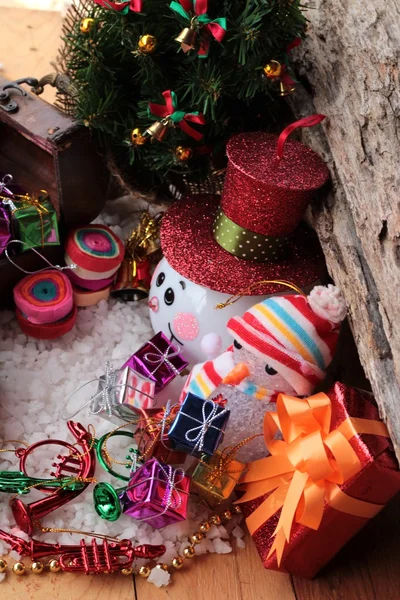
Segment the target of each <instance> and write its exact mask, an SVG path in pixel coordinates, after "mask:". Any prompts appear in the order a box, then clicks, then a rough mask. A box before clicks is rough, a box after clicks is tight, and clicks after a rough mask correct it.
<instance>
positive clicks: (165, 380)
mask: <svg viewBox="0 0 400 600" xmlns="http://www.w3.org/2000/svg"><path fill="white" fill-rule="evenodd" d="M188 364H189V363H188V362H187V361H186V360H185V359H184V358H183V356H182V354H180V348H179V347H178V348H177V347H175V346H174V345H173V344H171V343H170V342H169V340H168V339H167V338H166V337H165V335H164V334H163V333H162V332H161V331H160V332H159V333H157V334H156V335H155V336H154V337H152V338H151V340H149V341H148V342H146V343H144V344H143V345H142V346H141V347H140V348H139V350H137V351H136V352H135V354H133V355H132V356H131V357H130V359H129V360H128V361H127V362H126V363H125V364H124V365H123V367H131V369H134V370H135V371H136V372H137V373H140V374H141V375H143V376H144V377H148V378H149V379H151V380H152V381H154V382H155V384H156V394H157V393H158V392H160V391H161V390H162V389H164V388H165V386H166V385H168V384H169V382H170V381H172V380H173V379H174V377H176V376H177V375H179V373H180V372H181V371H183V369H185V368H186V367H187V366H188Z"/></svg>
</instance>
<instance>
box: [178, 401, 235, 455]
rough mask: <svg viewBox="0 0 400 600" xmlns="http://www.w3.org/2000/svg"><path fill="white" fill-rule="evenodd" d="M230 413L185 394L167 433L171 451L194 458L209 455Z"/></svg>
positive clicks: (222, 433) (220, 438)
mask: <svg viewBox="0 0 400 600" xmlns="http://www.w3.org/2000/svg"><path fill="white" fill-rule="evenodd" d="M229 414H230V411H229V410H228V409H227V408H223V407H222V406H220V405H218V404H216V403H215V402H213V401H212V400H203V399H202V398H198V397H197V396H195V395H194V394H192V393H191V392H189V393H188V394H187V395H186V398H185V399H184V401H183V404H182V406H181V407H180V409H179V411H178V413H177V415H176V418H175V421H174V422H173V423H172V425H171V428H170V430H169V432H168V437H169V439H170V440H171V442H172V445H173V447H174V448H177V449H179V450H184V451H185V452H187V453H189V454H192V455H193V456H201V455H202V454H203V453H204V454H207V455H208V456H212V455H213V454H214V452H215V451H216V449H217V448H218V446H219V444H220V443H221V440H222V436H223V435H224V431H225V428H226V425H227V423H228V419H229Z"/></svg>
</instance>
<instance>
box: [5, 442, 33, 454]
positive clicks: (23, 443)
mask: <svg viewBox="0 0 400 600" xmlns="http://www.w3.org/2000/svg"><path fill="white" fill-rule="evenodd" d="M4 444H21V445H22V446H25V448H28V444H27V443H26V442H23V441H22V440H3V441H2V442H1V445H2V446H4ZM0 452H15V448H0Z"/></svg>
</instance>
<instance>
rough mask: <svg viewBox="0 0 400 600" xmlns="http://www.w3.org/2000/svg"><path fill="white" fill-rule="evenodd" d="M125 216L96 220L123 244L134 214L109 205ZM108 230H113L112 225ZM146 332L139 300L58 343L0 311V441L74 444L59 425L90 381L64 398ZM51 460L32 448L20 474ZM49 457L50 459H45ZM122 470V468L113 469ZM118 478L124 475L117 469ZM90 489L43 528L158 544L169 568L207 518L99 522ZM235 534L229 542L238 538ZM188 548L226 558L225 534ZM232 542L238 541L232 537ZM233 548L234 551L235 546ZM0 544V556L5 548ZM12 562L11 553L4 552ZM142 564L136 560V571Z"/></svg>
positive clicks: (164, 578) (102, 426)
mask: <svg viewBox="0 0 400 600" xmlns="http://www.w3.org/2000/svg"><path fill="white" fill-rule="evenodd" d="M116 207H118V211H119V212H121V211H122V212H124V211H125V216H124V217H123V218H122V220H121V219H117V218H116V216H115V214H113V215H111V216H109V215H107V214H104V215H103V216H102V219H101V221H102V222H106V223H107V224H109V223H110V219H111V220H112V222H113V223H114V225H113V226H112V229H113V230H114V231H115V233H117V235H120V236H121V237H122V238H125V237H126V235H127V234H128V233H129V232H130V231H131V229H132V227H133V226H134V225H135V222H136V219H137V210H134V209H133V207H132V206H131V205H129V204H127V203H126V202H124V201H118V203H113V204H112V205H111V209H113V210H114V213H115V210H116ZM116 223H119V225H117V224H116ZM152 335H153V332H152V330H151V327H150V321H149V317H148V307H147V303H146V301H142V302H138V303H127V304H124V303H123V302H120V301H118V300H112V299H111V300H109V301H108V302H106V301H102V302H101V303H100V304H99V305H98V306H96V307H91V308H86V309H79V311H78V319H77V324H76V326H75V327H74V329H73V330H72V331H71V332H69V333H67V334H66V335H65V336H63V337H62V338H60V339H57V340H52V341H35V340H33V339H31V338H27V337H26V336H25V335H24V334H23V333H21V330H20V329H19V327H18V323H17V321H16V319H15V317H14V314H13V312H10V311H0V440H8V439H19V440H24V441H26V442H27V443H29V444H31V443H33V442H36V441H39V440H43V439H45V438H56V439H61V440H66V441H68V442H70V443H72V444H73V443H75V439H74V438H73V437H72V436H71V434H70V433H69V431H68V429H67V425H66V421H65V420H63V419H62V418H61V414H62V413H63V412H67V413H68V414H72V413H73V412H75V411H76V410H78V409H79V407H80V406H82V404H83V403H84V402H85V401H87V400H88V399H89V397H90V395H91V394H93V393H94V391H95V390H96V388H97V382H95V383H93V384H91V385H88V386H86V387H84V388H83V389H82V390H81V391H80V392H79V393H77V394H75V395H74V397H73V398H72V399H69V397H70V396H71V394H73V392H74V391H75V390H77V389H78V388H79V386H81V385H83V384H84V383H85V382H88V381H90V380H92V379H95V378H98V377H99V376H100V375H102V374H103V373H104V370H105V363H106V361H108V360H109V361H111V362H112V363H113V365H114V367H120V366H122V364H123V363H124V362H125V360H127V358H128V357H129V356H130V355H131V354H132V353H133V352H135V350H137V349H138V348H139V346H140V345H141V344H142V343H143V342H144V341H146V340H148V339H150V337H151V336H152ZM73 420H75V421H79V422H81V423H82V424H83V425H85V426H86V427H87V426H88V425H89V423H91V424H93V426H94V427H95V431H96V436H98V437H99V436H101V435H103V434H104V433H105V432H108V431H111V430H112V429H114V428H115V425H113V424H112V423H110V422H109V421H107V420H105V419H102V418H100V417H93V416H91V417H89V416H88V414H87V411H86V410H83V411H81V412H79V413H78V414H77V415H76V416H74V417H73ZM128 447H129V444H127V440H126V438H122V437H120V438H118V437H117V438H113V439H112V440H110V445H109V451H110V454H111V455H112V456H114V457H115V458H117V459H119V460H124V458H125V455H126V452H127V448H128ZM54 449H55V451H56V453H58V452H60V450H62V449H61V448H59V447H58V446H54V447H44V448H41V449H38V450H37V451H36V452H35V454H34V460H31V459H30V460H28V464H27V468H28V471H29V474H30V475H31V476H33V477H49V475H50V472H51V470H52V467H51V463H52V462H53V460H54V459H55V456H54ZM52 451H53V454H52ZM120 468H121V469H122V470H123V471H124V467H120ZM18 469H19V465H18V459H17V458H16V456H15V455H14V454H13V453H4V454H3V453H2V454H0V470H18ZM125 473H127V471H126V470H125ZM95 476H96V478H97V479H98V480H99V481H108V482H110V483H112V484H113V485H115V486H116V487H120V486H121V485H123V482H121V481H119V480H115V479H113V478H111V477H110V476H109V475H108V474H107V473H106V472H105V471H103V470H102V469H101V468H100V467H99V466H98V467H97V470H96V474H95ZM92 490H93V486H89V488H88V489H87V490H86V491H85V492H83V493H82V494H81V495H79V496H78V497H77V498H76V499H75V500H73V501H72V502H69V503H67V504H65V505H64V506H62V507H61V508H59V509H58V510H57V511H55V512H52V513H50V514H49V515H48V516H47V517H45V518H44V519H43V520H42V524H43V525H44V526H46V527H56V528H68V529H77V530H84V531H95V532H98V533H103V534H109V535H112V536H117V537H120V538H127V539H130V540H132V542H133V543H134V544H142V543H149V544H161V543H164V544H165V546H166V553H165V554H164V556H162V557H161V558H160V559H159V562H163V563H167V564H170V563H171V560H172V558H173V557H174V556H176V554H177V553H178V552H182V550H183V548H184V547H185V546H187V544H188V539H187V538H188V536H189V535H190V534H191V533H193V532H195V531H196V530H197V529H198V526H199V523H200V522H201V521H202V520H204V519H205V518H207V515H208V511H207V510H206V509H205V508H204V507H203V506H202V505H199V504H197V503H194V502H190V505H189V518H188V519H187V520H186V521H183V522H181V523H177V524H176V525H169V526H168V527H165V528H164V529H162V530H157V531H156V530H154V529H153V528H152V527H151V526H150V525H149V524H148V523H143V522H139V521H135V520H133V519H132V518H131V517H129V516H126V515H122V516H121V518H120V519H119V520H118V521H116V522H113V523H110V522H108V521H104V520H102V519H101V518H100V517H98V515H97V514H96V512H95V510H94V508H93V502H92ZM42 497H43V494H41V493H40V492H38V491H37V490H33V491H32V492H31V493H30V494H29V495H26V496H22V497H21V498H22V500H23V502H25V503H30V502H32V501H34V500H36V499H38V498H42ZM8 499H9V497H8V496H6V495H5V494H3V495H2V496H1V497H0V528H2V529H5V530H7V531H10V530H12V533H14V534H16V535H19V536H20V537H23V538H25V539H26V537H27V536H25V535H24V534H21V533H20V532H19V530H18V529H17V528H16V527H15V522H14V519H13V516H12V512H11V510H10V507H9V503H8ZM236 521H237V519H236V517H235V518H234V519H233V520H232V521H231V522H230V523H229V527H228V529H229V531H230V530H231V529H232V528H234V527H235V525H236ZM237 531H238V528H237V527H236V528H235V532H236V533H235V536H238V533H237ZM35 537H36V538H40V539H45V540H46V541H47V542H56V541H58V542H60V543H63V544H68V543H70V544H76V543H78V540H79V539H80V538H79V536H77V535H75V534H70V533H50V534H49V533H48V534H40V533H38V532H35ZM208 538H209V539H205V540H204V541H202V542H201V544H199V545H198V546H197V548H196V551H197V552H198V553H203V552H217V553H227V552H231V550H232V547H231V546H230V544H229V543H228V542H227V541H222V538H229V533H228V532H227V530H226V529H225V527H222V526H220V527H216V526H212V528H211V530H210V533H209V535H208ZM237 541H238V543H239V541H241V540H240V537H238V540H237ZM238 545H239V544H238ZM3 546H4V545H3V544H1V545H0V555H1V554H2V553H6V551H7V548H6V546H4V547H3ZM11 554H12V555H15V556H13V557H14V558H15V559H16V560H17V559H18V555H17V553H15V552H14V553H11ZM145 562H146V561H137V562H136V567H139V566H140V565H141V564H144V563H145ZM148 580H149V581H151V582H152V583H154V584H155V585H157V586H162V585H167V584H168V582H169V575H168V573H166V572H164V571H163V570H161V569H153V570H152V572H151V575H150V576H149V579H148Z"/></svg>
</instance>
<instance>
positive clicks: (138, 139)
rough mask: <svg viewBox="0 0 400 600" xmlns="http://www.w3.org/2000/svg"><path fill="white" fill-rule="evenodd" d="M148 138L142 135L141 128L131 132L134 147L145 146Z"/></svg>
mask: <svg viewBox="0 0 400 600" xmlns="http://www.w3.org/2000/svg"><path fill="white" fill-rule="evenodd" d="M146 141H147V140H146V138H145V137H144V136H143V135H142V132H141V131H140V129H139V127H135V129H132V131H131V142H132V144H133V145H134V146H143V144H145V143H146Z"/></svg>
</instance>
